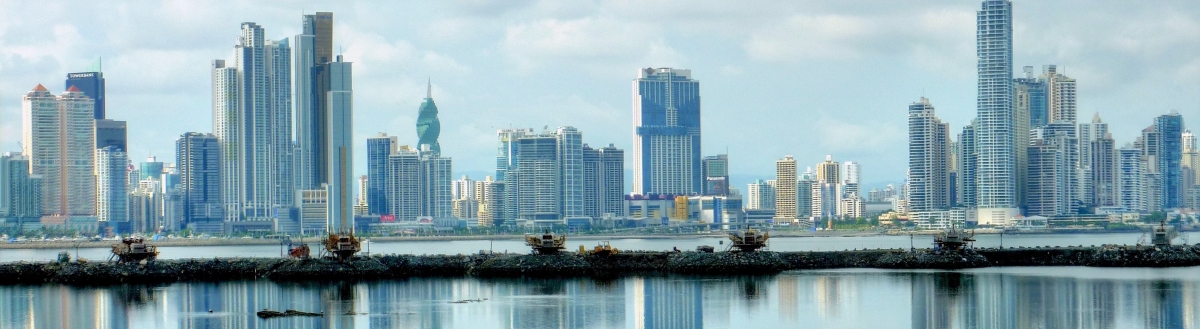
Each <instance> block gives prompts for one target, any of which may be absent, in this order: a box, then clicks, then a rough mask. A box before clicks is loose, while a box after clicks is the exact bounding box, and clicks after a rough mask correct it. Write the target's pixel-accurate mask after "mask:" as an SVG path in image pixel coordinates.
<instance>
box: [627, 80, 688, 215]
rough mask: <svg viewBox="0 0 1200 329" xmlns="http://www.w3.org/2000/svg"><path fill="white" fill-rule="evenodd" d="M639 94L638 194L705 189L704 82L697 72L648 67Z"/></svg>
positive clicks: (635, 98)
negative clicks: (702, 162)
mask: <svg viewBox="0 0 1200 329" xmlns="http://www.w3.org/2000/svg"><path fill="white" fill-rule="evenodd" d="M633 93H634V95H633V193H635V194H691V193H699V192H701V191H702V190H703V184H704V173H703V172H702V171H701V170H700V169H701V168H700V82H699V81H696V80H693V79H692V71H691V70H686V69H672V68H657V69H654V68H645V69H642V70H641V71H639V72H638V78H637V79H636V80H634V81H633Z"/></svg>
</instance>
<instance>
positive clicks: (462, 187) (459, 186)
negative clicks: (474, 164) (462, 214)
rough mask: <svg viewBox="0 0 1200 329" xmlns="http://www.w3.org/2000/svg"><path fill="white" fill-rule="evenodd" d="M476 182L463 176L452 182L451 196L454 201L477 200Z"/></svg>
mask: <svg viewBox="0 0 1200 329" xmlns="http://www.w3.org/2000/svg"><path fill="white" fill-rule="evenodd" d="M475 183H476V182H475V180H474V179H471V178H470V177H467V175H463V176H462V178H459V179H456V180H454V181H453V182H451V184H453V185H451V186H450V194H451V196H452V197H453V198H454V200H465V199H471V200H474V199H475Z"/></svg>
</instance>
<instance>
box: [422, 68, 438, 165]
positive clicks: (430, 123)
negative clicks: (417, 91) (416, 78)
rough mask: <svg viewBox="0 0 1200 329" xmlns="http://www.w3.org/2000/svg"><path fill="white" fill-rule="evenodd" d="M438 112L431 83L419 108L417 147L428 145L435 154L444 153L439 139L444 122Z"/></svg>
mask: <svg viewBox="0 0 1200 329" xmlns="http://www.w3.org/2000/svg"><path fill="white" fill-rule="evenodd" d="M437 114H438V108H437V104H434V103H433V84H432V83H430V84H428V85H427V86H426V89H425V100H424V101H422V102H421V107H420V108H419V109H418V110H417V138H418V141H417V149H424V148H425V146H426V145H428V146H429V150H430V151H432V152H433V153H434V154H441V153H442V146H441V144H438V140H437V139H438V135H439V134H441V132H442V123H441V122H440V121H438V117H437Z"/></svg>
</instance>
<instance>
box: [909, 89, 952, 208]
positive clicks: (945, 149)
mask: <svg viewBox="0 0 1200 329" xmlns="http://www.w3.org/2000/svg"><path fill="white" fill-rule="evenodd" d="M949 130H950V126H949V124H946V123H942V121H941V120H940V119H938V117H937V114H936V113H935V111H934V108H933V105H932V104H930V103H929V100H928V99H925V98H924V97H922V98H921V100H920V101H918V102H916V103H913V104H912V105H909V106H908V184H909V196H908V205H909V207H910V209H911V210H912V211H916V212H922V211H934V210H945V209H948V208H949V207H950V205H951V204H950V171H949V156H950V155H949V146H950V144H949V142H950V141H949V139H950V136H949V134H950V132H949Z"/></svg>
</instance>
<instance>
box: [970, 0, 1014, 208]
mask: <svg viewBox="0 0 1200 329" xmlns="http://www.w3.org/2000/svg"><path fill="white" fill-rule="evenodd" d="M977 20H978V21H977V24H976V27H977V31H976V46H977V47H976V51H977V55H978V59H979V65H978V71H979V81H978V82H979V85H978V90H979V92H978V95H977V96H978V98H977V108H978V117H977V118H976V120H977V121H976V122H975V123H974V124H973V126H974V132H975V136H974V137H975V141H974V142H975V144H976V145H975V146H976V148H975V150H976V152H977V154H976V170H975V172H974V174H975V179H976V181H977V184H976V186H975V188H976V193H977V195H976V200H975V202H976V204H977V207H978V208H977V216H976V218H977V220H978V221H979V224H980V225H1002V224H1004V223H1005V222H1006V221H1007V220H1008V219H1009V218H1012V217H1013V216H1014V215H1016V214H1017V213H1018V211H1019V209H1017V191H1016V184H1017V177H1016V176H1017V168H1016V164H1017V158H1016V151H1017V149H1019V148H1021V147H1023V146H1019V145H1016V135H1015V134H1016V133H1017V132H1016V122H1015V117H1014V112H1013V65H1012V59H1013V55H1012V49H1013V46H1012V45H1013V33H1012V1H1010V0H984V1H983V3H982V6H981V8H980V10H979V11H978V12H977Z"/></svg>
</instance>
